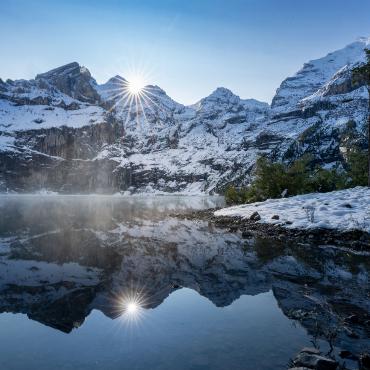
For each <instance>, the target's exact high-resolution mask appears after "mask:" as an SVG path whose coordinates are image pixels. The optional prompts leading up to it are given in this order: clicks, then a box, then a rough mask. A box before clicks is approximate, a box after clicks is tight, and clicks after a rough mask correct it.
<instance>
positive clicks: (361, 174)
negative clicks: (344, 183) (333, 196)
mask: <svg viewBox="0 0 370 370" xmlns="http://www.w3.org/2000/svg"><path fill="white" fill-rule="evenodd" d="M368 168H369V166H368V154H367V152H366V151H364V150H363V151H361V150H360V149H358V148H355V149H353V150H351V151H350V152H349V153H348V177H349V184H350V187H354V186H367V171H368Z"/></svg>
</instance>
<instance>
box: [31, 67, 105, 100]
mask: <svg viewBox="0 0 370 370" xmlns="http://www.w3.org/2000/svg"><path fill="white" fill-rule="evenodd" d="M36 81H46V82H47V83H48V84H49V85H50V86H53V87H54V88H56V89H58V90H59V91H61V92H62V93H64V94H66V95H69V96H70V97H72V98H74V99H78V100H81V101H83V102H86V103H91V104H94V103H97V102H98V101H99V100H100V98H99V95H98V93H97V91H96V85H97V84H96V81H95V80H94V79H93V78H92V77H91V74H90V71H89V70H88V69H87V68H86V67H83V66H80V65H79V64H78V63H77V62H72V63H68V64H65V65H63V66H61V67H58V68H54V69H52V70H50V71H48V72H45V73H41V74H38V75H37V76H36Z"/></svg>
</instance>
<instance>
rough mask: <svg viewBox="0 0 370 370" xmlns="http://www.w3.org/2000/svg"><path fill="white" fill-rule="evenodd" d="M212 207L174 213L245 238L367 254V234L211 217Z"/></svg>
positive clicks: (369, 244) (369, 239)
mask: <svg viewBox="0 0 370 370" xmlns="http://www.w3.org/2000/svg"><path fill="white" fill-rule="evenodd" d="M216 210H218V209H216V208H213V209H207V210H202V211H193V212H191V213H187V214H175V215H174V216H176V217H179V218H185V219H191V220H203V221H208V222H210V223H212V224H214V225H215V226H217V227H220V228H223V229H228V230H229V231H230V232H233V233H240V234H241V236H242V237H243V238H245V239H250V238H260V239H270V240H274V241H277V242H284V243H300V244H315V245H320V246H321V245H322V246H325V245H334V246H337V247H343V248H349V249H351V250H353V251H356V252H365V253H366V252H370V234H369V233H367V232H365V231H361V230H348V231H339V230H333V229H323V228H315V229H309V230H306V229H293V228H287V227H284V226H282V225H277V224H269V223H260V222H258V221H259V217H258V214H256V215H252V216H251V217H250V218H249V219H247V218H242V217H236V216H233V217H230V216H215V215H214V212H215V211H216Z"/></svg>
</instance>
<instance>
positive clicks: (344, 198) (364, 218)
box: [215, 187, 370, 233]
mask: <svg viewBox="0 0 370 370" xmlns="http://www.w3.org/2000/svg"><path fill="white" fill-rule="evenodd" d="M254 212H258V213H259V215H260V216H261V220H260V221H259V222H262V223H270V224H276V225H282V226H285V227H288V228H293V229H312V228H326V229H337V230H340V231H344V230H353V229H357V230H362V231H366V232H369V233H370V188H366V187H356V188H353V189H347V190H341V191H333V192H330V193H312V194H305V195H297V196H295V197H290V198H282V199H268V200H266V201H265V202H258V203H251V204H244V205H241V206H235V207H229V208H223V209H221V210H219V211H216V212H215V216H231V217H243V218H249V217H250V216H251V215H252V214H253V213H254ZM274 215H278V216H279V219H278V220H276V219H272V217H273V216H274Z"/></svg>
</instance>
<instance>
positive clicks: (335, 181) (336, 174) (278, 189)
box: [225, 150, 367, 204]
mask: <svg viewBox="0 0 370 370" xmlns="http://www.w3.org/2000/svg"><path fill="white" fill-rule="evenodd" d="M312 163H313V161H312V159H311V158H310V157H309V156H305V157H302V158H301V159H298V160H296V161H295V162H293V163H292V164H291V165H287V164H284V163H273V162H271V161H269V160H268V159H266V158H264V157H261V158H259V159H258V160H257V166H256V173H255V180H254V181H253V182H252V184H251V185H250V186H248V187H245V188H236V187H234V186H232V185H230V186H229V187H228V188H227V189H226V191H225V199H226V202H227V204H239V203H251V202H258V201H263V200H266V199H268V198H280V197H284V196H293V195H299V194H305V193H311V192H328V191H334V190H341V189H345V188H348V187H354V186H359V185H366V181H367V177H366V173H367V172H366V168H367V156H366V154H365V153H362V152H361V151H359V150H353V151H351V152H350V153H349V154H348V163H347V168H346V170H343V169H342V170H339V169H338V168H331V169H325V168H322V167H319V166H314V165H313V164H312Z"/></svg>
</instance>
